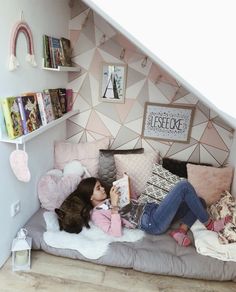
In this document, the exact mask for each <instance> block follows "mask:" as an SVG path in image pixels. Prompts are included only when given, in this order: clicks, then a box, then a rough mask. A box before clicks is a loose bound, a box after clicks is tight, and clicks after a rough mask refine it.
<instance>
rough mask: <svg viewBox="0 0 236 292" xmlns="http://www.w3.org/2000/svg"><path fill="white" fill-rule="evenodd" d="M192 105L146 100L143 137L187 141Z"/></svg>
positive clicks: (192, 112)
mask: <svg viewBox="0 0 236 292" xmlns="http://www.w3.org/2000/svg"><path fill="white" fill-rule="evenodd" d="M193 114H194V107H192V106H185V105H172V104H171V105H170V104H159V103H150V102H146V104H145V108H144V118H143V128H142V135H143V137H145V138H149V139H157V140H165V141H177V142H183V143H188V142H189V139H190V130H191V127H192V120H193Z"/></svg>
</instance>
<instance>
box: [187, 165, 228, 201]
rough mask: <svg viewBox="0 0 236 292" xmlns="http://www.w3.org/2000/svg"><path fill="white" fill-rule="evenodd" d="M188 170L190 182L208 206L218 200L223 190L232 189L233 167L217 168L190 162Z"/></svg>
mask: <svg viewBox="0 0 236 292" xmlns="http://www.w3.org/2000/svg"><path fill="white" fill-rule="evenodd" d="M187 171H188V180H189V182H190V183H191V184H192V185H193V187H194V188H195V190H196V192H197V194H198V196H199V197H202V198H203V199H204V200H205V201H206V203H207V205H208V206H209V205H211V204H213V203H215V202H216V201H218V200H219V199H220V195H221V193H222V192H224V191H230V187H231V183H232V178H233V168H232V167H222V168H217V167H210V166H201V165H194V164H189V163H188V164H187Z"/></svg>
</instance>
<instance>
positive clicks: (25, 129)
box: [16, 96, 29, 135]
mask: <svg viewBox="0 0 236 292" xmlns="http://www.w3.org/2000/svg"><path fill="white" fill-rule="evenodd" d="M16 100H17V103H18V106H19V111H20V117H21V125H22V129H23V133H24V135H26V134H28V133H29V131H28V127H27V121H26V114H25V109H24V105H23V102H22V98H21V96H17V97H16Z"/></svg>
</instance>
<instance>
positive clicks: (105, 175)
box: [98, 148, 144, 189]
mask: <svg viewBox="0 0 236 292" xmlns="http://www.w3.org/2000/svg"><path fill="white" fill-rule="evenodd" d="M143 152H144V149H143V148H137V149H126V150H111V149H108V150H106V149H100V151H99V168H98V178H99V180H100V181H101V183H102V184H103V185H104V186H106V187H107V188H108V189H109V188H111V186H112V183H113V181H115V180H116V164H115V160H114V155H115V154H122V155H126V154H135V153H143Z"/></svg>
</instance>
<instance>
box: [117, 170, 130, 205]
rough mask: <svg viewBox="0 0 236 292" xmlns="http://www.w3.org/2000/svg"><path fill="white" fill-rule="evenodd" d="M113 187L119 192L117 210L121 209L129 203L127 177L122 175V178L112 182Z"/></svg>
mask: <svg viewBox="0 0 236 292" xmlns="http://www.w3.org/2000/svg"><path fill="white" fill-rule="evenodd" d="M113 185H114V186H116V187H117V188H118V191H119V202H118V205H119V208H123V207H124V206H126V205H128V204H129V203H130V182H129V176H128V175H127V174H126V173H124V175H123V177H122V178H120V179H118V180H116V181H114V182H113Z"/></svg>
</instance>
